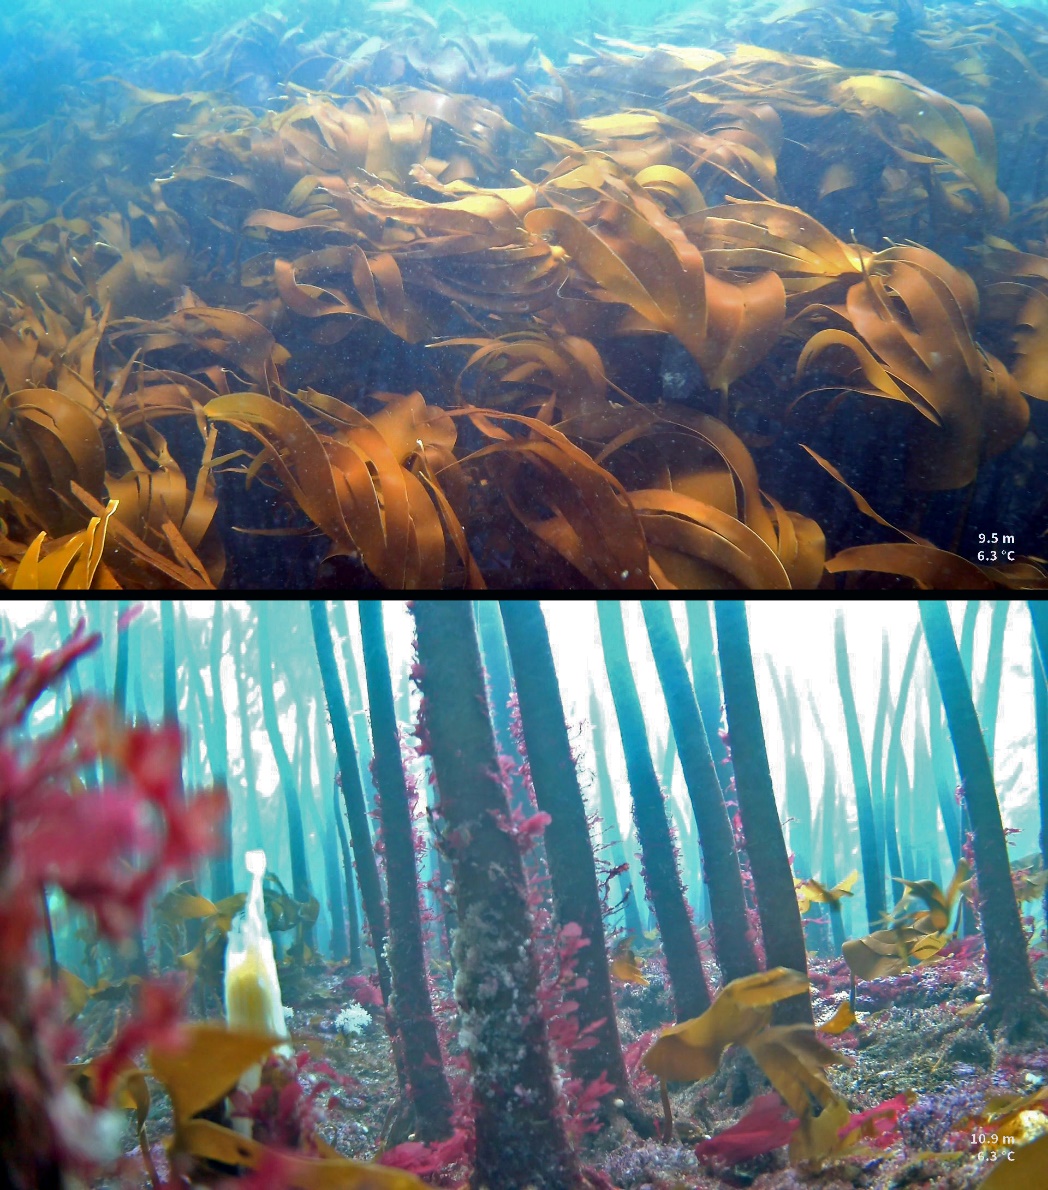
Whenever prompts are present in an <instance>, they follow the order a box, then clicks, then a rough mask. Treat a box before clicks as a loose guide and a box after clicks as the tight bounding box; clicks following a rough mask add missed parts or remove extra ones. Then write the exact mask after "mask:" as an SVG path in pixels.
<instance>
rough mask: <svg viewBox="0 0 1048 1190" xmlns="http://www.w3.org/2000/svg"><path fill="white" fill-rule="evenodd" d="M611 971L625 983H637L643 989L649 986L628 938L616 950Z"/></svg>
mask: <svg viewBox="0 0 1048 1190" xmlns="http://www.w3.org/2000/svg"><path fill="white" fill-rule="evenodd" d="M610 970H611V973H612V975H614V976H615V978H616V979H621V980H622V982H623V983H636V984H639V985H640V986H641V987H647V986H648V979H647V977H646V976H645V975H644V972H643V970H642V969H641V965H640V963H639V962H638V961H637V956H636V955H635V954H634V953H633V948H632V947H631V946H630V940H629V939H628V938H627V939H625V940H624V941H623V942H621V943H619V945H618V946H617V947H616V948H615V953H614V955H612V959H611V963H610Z"/></svg>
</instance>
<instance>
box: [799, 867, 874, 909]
mask: <svg viewBox="0 0 1048 1190" xmlns="http://www.w3.org/2000/svg"><path fill="white" fill-rule="evenodd" d="M858 880H859V870H858V868H854V869H852V871H851V872H849V873H848V875H847V876H845V878H844V879H843V880H840V881H838V883H837V884H835V885H834V886H833V888H827V887H826V886H825V885H823V884H820V883H819V882H818V880H815V879H813V878H810V879H808V880H797V879H794V881H793V883H794V886H795V887H796V889H797V904H798V907H799V909H800V911H801V913H807V912H808V910H809V909H810V908H811V907H812V904H813V902H818V903H819V904H821V905H829V906H830V907H831V909H832V908H835V907H836V906H837V905H839V903H840V900H841V898H842V897H852V896H854V895H855V894H854V893H853V892H852V889H853V888H854V887H855V885H856V884H857V883H858Z"/></svg>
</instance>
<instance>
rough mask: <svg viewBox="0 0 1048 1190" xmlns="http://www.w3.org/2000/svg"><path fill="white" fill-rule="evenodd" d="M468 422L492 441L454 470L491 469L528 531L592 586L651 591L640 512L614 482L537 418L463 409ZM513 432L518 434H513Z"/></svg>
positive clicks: (488, 471) (492, 477)
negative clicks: (482, 465)
mask: <svg viewBox="0 0 1048 1190" xmlns="http://www.w3.org/2000/svg"><path fill="white" fill-rule="evenodd" d="M466 416H468V417H469V419H470V421H472V422H473V424H474V425H475V426H476V427H477V429H479V430H480V431H481V432H482V433H484V434H486V435H487V436H488V437H489V438H491V439H494V441H493V442H492V444H491V445H489V446H486V447H482V448H481V449H480V450H478V451H475V452H473V453H472V454H471V455H468V456H467V457H466V458H465V459H464V460H462V463H461V464H459V466H461V467H466V468H469V469H470V470H472V469H473V468H474V467H475V466H477V465H478V464H488V463H490V464H491V466H490V467H486V468H485V474H486V475H487V477H488V482H489V483H490V484H493V485H495V486H496V487H497V489H498V490H499V491H500V493H501V494H502V495H503V497H504V499H505V501H506V506H507V510H508V511H509V512H510V513H511V514H512V516H513V517H514V518H515V519H516V521H518V522H519V524H520V525H521V526H523V527H524V528H525V529H526V530H527V531H528V533H530V534H533V535H534V536H535V537H537V538H538V539H539V540H541V541H542V542H543V543H544V544H545V545H546V546H547V547H549V548H550V549H552V550H553V551H554V552H556V553H557V554H559V555H560V557H561V558H563V559H564V560H565V561H566V562H568V563H569V564H570V565H571V566H572V567H573V568H574V569H576V570H577V571H578V572H579V573H580V574H581V575H583V576H584V577H585V578H586V579H587V581H589V582H590V583H592V584H593V585H595V586H597V587H610V588H612V589H620V588H621V589H645V588H649V587H650V581H649V578H648V549H647V546H646V544H645V540H644V535H643V532H642V531H641V527H640V523H639V521H638V519H637V513H636V511H635V509H634V508H633V506H632V504H631V502H630V499H629V497H628V495H627V493H626V491H625V489H624V488H623V487H622V485H621V484H620V483H619V481H618V480H616V479H615V478H614V476H612V475H611V474H609V473H608V472H607V471H606V470H604V468H602V467H600V466H599V465H598V464H597V463H596V462H594V460H593V459H592V458H591V457H590V456H589V455H588V454H586V453H585V451H582V450H580V449H579V448H578V447H577V446H575V445H574V444H573V443H572V442H571V441H569V439H568V438H566V437H565V436H564V434H562V433H561V432H560V431H559V430H557V429H556V428H554V427H550V426H547V425H545V423H543V422H541V421H538V420H537V419H535V418H530V417H525V416H523V415H520V414H506V413H495V412H493V411H485V410H467V411H466ZM504 423H505V424H506V425H507V427H508V429H502V425H503V424H504ZM514 428H519V429H518V431H517V434H518V435H519V436H517V435H515V434H513V433H511V432H510V430H512V429H514ZM520 431H523V433H522V434H521V433H520ZM463 519H464V520H468V519H469V517H468V514H464V515H463Z"/></svg>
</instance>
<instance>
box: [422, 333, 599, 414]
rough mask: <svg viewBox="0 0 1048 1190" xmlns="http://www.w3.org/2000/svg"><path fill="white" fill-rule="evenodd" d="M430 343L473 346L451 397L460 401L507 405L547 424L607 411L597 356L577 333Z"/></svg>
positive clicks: (590, 344)
mask: <svg viewBox="0 0 1048 1190" xmlns="http://www.w3.org/2000/svg"><path fill="white" fill-rule="evenodd" d="M434 346H438V347H473V348H474V349H475V350H474V351H473V354H472V355H471V356H470V357H469V359H468V360H467V361H466V364H465V366H464V367H463V368H462V370H461V372H459V375H458V379H457V380H456V381H455V396H456V398H457V399H458V400H459V401H461V402H462V403H464V404H470V405H478V406H487V407H489V408H495V409H501V408H505V407H511V408H512V410H513V412H514V413H525V412H527V413H531V414H533V416H535V417H536V418H538V420H539V421H543V422H546V423H547V424H550V423H551V422H553V421H560V420H562V419H567V418H575V417H587V416H589V415H592V414H601V413H603V412H605V411H606V410H607V409H608V396H607V389H608V382H607V378H606V377H605V375H604V365H603V363H602V361H601V358H600V355H599V353H598V352H597V349H596V348H595V347H594V346H593V344H592V343H591V342H590V341H589V340H588V339H583V338H580V337H579V336H577V335H559V336H553V335H551V334H549V333H547V332H544V331H518V332H515V333H511V334H506V335H501V336H499V338H497V339H445V340H444V341H443V342H441V343H438V344H434ZM558 413H559V414H560V417H557V416H556V414H558Z"/></svg>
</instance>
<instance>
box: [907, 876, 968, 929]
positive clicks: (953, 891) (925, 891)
mask: <svg viewBox="0 0 1048 1190" xmlns="http://www.w3.org/2000/svg"><path fill="white" fill-rule="evenodd" d="M970 875H971V868H970V867H969V865H968V862H967V861H966V860H963V859H962V860H961V861H960V862H959V863H958V864H957V869H956V871H955V872H954V874H953V878H952V879H951V881H950V884H949V887H948V888H947V890H946V891H945V892H943V890H942V889H941V888H940V887H939V886H938V885H937V884H936V883H935V881H933V880H902V879H900V878H899V877H894V879H895V880H897V881H898V883H899V884H901V885H902V886H903V888H904V889H905V890H906V891H905V893H904V895H903V897H902V899H901V900H900V901H899V903H898V904H897V905H896V906H895V908H894V910H893V911H892V917H893V918H894V919H895V920H896V921H905V920H911V924H912V925H913V926H914V927H915V928H916V929H918V930H921V931H922V932H923V933H927V934H930V933H932V932H933V931H935V930H945V929H946V928H947V926H948V925H949V924H950V914H951V913H952V912H953V907H954V904H955V903H956V901H957V897H958V896H959V894H960V889H961V885H962V884H963V883H964V882H965V881H966V880H967V879H968V877H969V876H970ZM910 897H916V898H917V899H918V900H920V901H923V902H924V904H925V905H927V907H928V909H927V912H924V913H916V914H912V913H905V912H904V910H905V908H906V904H907V901H908V900H909V898H910Z"/></svg>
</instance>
